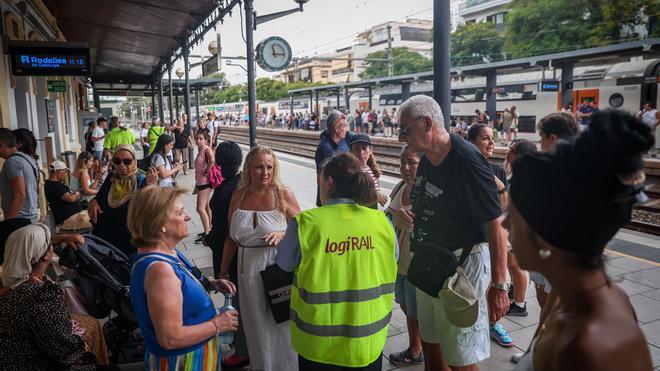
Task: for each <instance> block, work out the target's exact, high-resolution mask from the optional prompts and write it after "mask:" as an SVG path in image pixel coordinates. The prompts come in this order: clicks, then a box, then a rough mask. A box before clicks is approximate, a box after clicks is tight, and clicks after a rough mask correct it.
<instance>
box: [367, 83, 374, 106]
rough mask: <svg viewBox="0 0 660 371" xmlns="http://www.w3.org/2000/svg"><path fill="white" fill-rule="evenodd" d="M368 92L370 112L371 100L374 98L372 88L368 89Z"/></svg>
mask: <svg viewBox="0 0 660 371" xmlns="http://www.w3.org/2000/svg"><path fill="white" fill-rule="evenodd" d="M367 91H369V110H370V111H371V98H372V97H373V94H372V91H371V86H369V87H368V88H367Z"/></svg>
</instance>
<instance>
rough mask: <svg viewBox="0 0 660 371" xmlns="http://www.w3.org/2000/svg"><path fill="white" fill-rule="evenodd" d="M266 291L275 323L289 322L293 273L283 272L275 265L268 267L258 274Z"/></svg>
mask: <svg viewBox="0 0 660 371" xmlns="http://www.w3.org/2000/svg"><path fill="white" fill-rule="evenodd" d="M260 274H261V279H262V281H263V282H264V289H265V290H266V299H267V300H268V304H270V311H271V312H272V313H273V317H274V318H275V322H277V323H282V322H286V321H288V320H289V312H290V308H291V285H292V283H293V272H285V271H283V270H282V269H281V268H280V267H278V266H277V264H273V265H270V266H268V267H266V269H264V270H262V271H261V272H260Z"/></svg>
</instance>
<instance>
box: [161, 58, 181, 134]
mask: <svg viewBox="0 0 660 371" xmlns="http://www.w3.org/2000/svg"><path fill="white" fill-rule="evenodd" d="M167 88H168V89H169V91H170V100H169V102H168V103H169V111H170V124H172V123H173V122H174V110H173V109H172V104H173V103H174V101H173V99H172V95H173V94H174V88H173V87H172V65H171V64H168V65H167ZM178 110H179V108H178V107H177V111H178ZM163 122H165V118H164V117H163Z"/></svg>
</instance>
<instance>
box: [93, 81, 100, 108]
mask: <svg viewBox="0 0 660 371" xmlns="http://www.w3.org/2000/svg"><path fill="white" fill-rule="evenodd" d="M92 89H94V94H93V100H94V108H96V112H98V113H101V97H99V95H98V94H96V88H95V87H92Z"/></svg>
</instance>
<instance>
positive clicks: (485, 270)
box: [417, 244, 490, 366]
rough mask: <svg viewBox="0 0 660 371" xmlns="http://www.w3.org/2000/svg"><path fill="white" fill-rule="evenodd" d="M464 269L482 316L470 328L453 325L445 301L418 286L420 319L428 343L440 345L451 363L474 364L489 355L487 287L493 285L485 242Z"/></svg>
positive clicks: (424, 338)
mask: <svg viewBox="0 0 660 371" xmlns="http://www.w3.org/2000/svg"><path fill="white" fill-rule="evenodd" d="M463 268H464V269H465V274H466V275H467V277H468V279H469V280H470V282H472V285H473V286H474V289H475V293H476V294H477V298H479V315H478V317H477V321H476V322H475V323H474V325H472V326H471V327H468V328H460V327H456V326H454V325H452V324H450V323H449V321H448V320H447V317H446V316H445V310H444V306H443V304H442V300H441V299H440V298H438V297H432V296H429V295H428V294H426V293H425V292H424V291H422V290H420V289H417V320H418V321H419V332H420V335H421V338H422V340H423V341H424V342H426V343H431V344H440V346H441V347H442V352H443V354H444V356H445V359H446V360H447V364H448V365H450V366H468V365H473V364H476V363H478V362H480V361H483V360H484V359H486V358H488V357H490V339H489V335H488V331H489V330H488V304H487V303H486V290H487V289H488V286H489V285H490V252H489V251H488V244H482V248H481V252H478V253H473V254H470V256H468V258H467V260H466V261H465V263H464V264H463Z"/></svg>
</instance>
